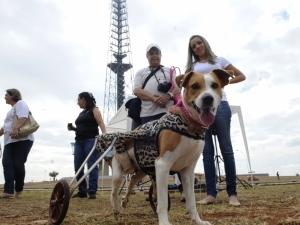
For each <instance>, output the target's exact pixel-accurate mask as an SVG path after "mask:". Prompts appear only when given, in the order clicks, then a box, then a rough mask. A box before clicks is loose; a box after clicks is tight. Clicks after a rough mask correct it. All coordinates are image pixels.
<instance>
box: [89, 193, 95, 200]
mask: <svg viewBox="0 0 300 225" xmlns="http://www.w3.org/2000/svg"><path fill="white" fill-rule="evenodd" d="M88 199H96V195H93V194H89V197H88Z"/></svg>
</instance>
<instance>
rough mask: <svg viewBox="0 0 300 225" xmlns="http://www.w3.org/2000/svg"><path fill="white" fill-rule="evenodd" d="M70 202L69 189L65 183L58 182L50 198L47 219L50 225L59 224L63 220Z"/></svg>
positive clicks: (63, 181)
mask: <svg viewBox="0 0 300 225" xmlns="http://www.w3.org/2000/svg"><path fill="white" fill-rule="evenodd" d="M69 202H70V189H69V185H68V183H67V181H65V180H61V181H59V182H58V183H57V184H56V185H55V187H54V189H53V192H52V195H51V198H50V207H49V218H50V221H51V223H52V224H61V222H62V221H63V220H64V218H65V216H66V214H67V211H68V208H69Z"/></svg>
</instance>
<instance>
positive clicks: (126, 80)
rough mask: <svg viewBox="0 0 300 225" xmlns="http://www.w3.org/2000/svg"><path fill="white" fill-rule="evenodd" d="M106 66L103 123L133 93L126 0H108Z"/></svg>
mask: <svg viewBox="0 0 300 225" xmlns="http://www.w3.org/2000/svg"><path fill="white" fill-rule="evenodd" d="M108 45H109V51H108V64H107V68H106V80H105V93H104V108H103V117H104V122H105V123H108V122H109V121H110V119H111V118H112V117H113V116H114V115H115V114H116V112H117V111H118V109H119V108H120V107H121V106H122V104H123V102H124V100H125V98H126V97H127V96H128V95H132V92H133V68H132V64H131V62H132V57H131V48H130V36H129V25H128V13H127V6H126V0H112V1H111V17H110V35H109V43H108Z"/></svg>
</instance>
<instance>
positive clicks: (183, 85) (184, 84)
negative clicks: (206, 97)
mask: <svg viewBox="0 0 300 225" xmlns="http://www.w3.org/2000/svg"><path fill="white" fill-rule="evenodd" d="M193 74H194V72H193V71H191V72H188V73H186V74H184V77H183V81H182V84H181V86H182V87H184V88H185V86H186V85H187V83H188V81H189V79H190V78H191V76H193Z"/></svg>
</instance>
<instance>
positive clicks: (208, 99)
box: [203, 95, 214, 106]
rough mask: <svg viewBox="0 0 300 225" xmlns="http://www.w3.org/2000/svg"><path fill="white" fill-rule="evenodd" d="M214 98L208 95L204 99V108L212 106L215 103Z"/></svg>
mask: <svg viewBox="0 0 300 225" xmlns="http://www.w3.org/2000/svg"><path fill="white" fill-rule="evenodd" d="M213 101H214V98H213V97H212V96H211V95H207V96H204V97H203V104H204V106H211V104H212V103H213Z"/></svg>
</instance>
